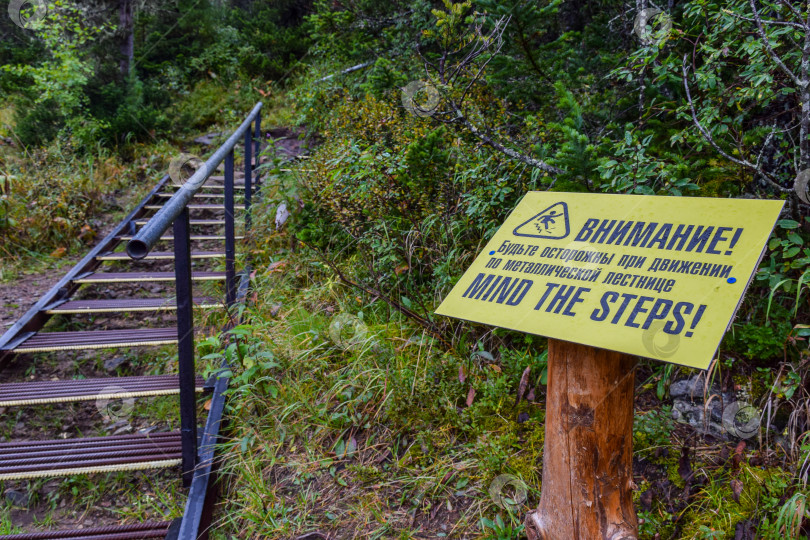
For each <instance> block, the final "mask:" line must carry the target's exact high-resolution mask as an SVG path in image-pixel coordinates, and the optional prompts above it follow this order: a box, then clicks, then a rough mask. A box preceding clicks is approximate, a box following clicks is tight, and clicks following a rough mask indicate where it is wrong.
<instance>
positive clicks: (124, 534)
mask: <svg viewBox="0 0 810 540" xmlns="http://www.w3.org/2000/svg"><path fill="white" fill-rule="evenodd" d="M171 525H172V522H171V521H144V522H143V523H132V524H128V525H107V526H104V527H86V528H84V529H62V530H52V531H41V532H34V533H22V534H9V535H4V536H0V540H62V539H65V540H67V539H72V540H121V538H136V537H137V538H166V535H167V534H168V532H169V528H170V527H171ZM133 533H136V534H137V536H133Z"/></svg>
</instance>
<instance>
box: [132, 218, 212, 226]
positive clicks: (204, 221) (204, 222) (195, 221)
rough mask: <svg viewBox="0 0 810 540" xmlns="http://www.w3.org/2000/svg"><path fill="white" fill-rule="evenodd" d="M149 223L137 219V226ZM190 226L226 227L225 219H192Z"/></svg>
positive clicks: (145, 220)
mask: <svg viewBox="0 0 810 540" xmlns="http://www.w3.org/2000/svg"><path fill="white" fill-rule="evenodd" d="M148 221H149V218H146V219H136V220H135V225H146V224H147V222H148ZM188 223H189V225H192V226H193V225H225V220H224V219H190V220H188Z"/></svg>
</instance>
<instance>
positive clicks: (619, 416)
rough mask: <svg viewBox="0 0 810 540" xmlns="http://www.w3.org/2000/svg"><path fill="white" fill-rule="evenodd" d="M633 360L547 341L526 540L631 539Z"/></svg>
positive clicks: (633, 530) (633, 524) (633, 535)
mask: <svg viewBox="0 0 810 540" xmlns="http://www.w3.org/2000/svg"><path fill="white" fill-rule="evenodd" d="M635 364H636V362H635V360H634V358H632V357H630V356H628V355H626V354H623V353H619V352H613V351H608V350H605V349H597V348H594V347H588V346H586V345H578V344H575V343H569V342H566V341H559V340H555V339H549V340H548V396H547V400H546V433H545V441H544V448H543V484H542V486H541V488H542V491H541V495H540V504H539V505H538V507H537V510H535V511H533V512H531V513H529V515H528V516H527V517H526V534H527V535H528V538H529V540H541V539H542V540H598V539H602V540H620V539H635V538H637V536H638V520H637V518H636V512H635V508H634V507H633V497H632V487H631V486H632V484H633V392H634V380H633V379H634V377H633V373H634V369H635Z"/></svg>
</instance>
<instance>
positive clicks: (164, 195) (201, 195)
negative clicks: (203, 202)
mask: <svg viewBox="0 0 810 540" xmlns="http://www.w3.org/2000/svg"><path fill="white" fill-rule="evenodd" d="M156 195H157V196H158V197H161V198H163V199H168V198H170V197H171V196H172V195H174V193H157V194H156ZM194 198H195V199H224V198H225V194H224V193H197V194H196V195H194Z"/></svg>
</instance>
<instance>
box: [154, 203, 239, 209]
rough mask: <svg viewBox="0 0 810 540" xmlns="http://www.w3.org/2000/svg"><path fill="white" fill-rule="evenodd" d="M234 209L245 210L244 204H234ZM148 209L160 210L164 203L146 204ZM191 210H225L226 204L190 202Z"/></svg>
mask: <svg viewBox="0 0 810 540" xmlns="http://www.w3.org/2000/svg"><path fill="white" fill-rule="evenodd" d="M233 207H234V209H236V210H244V209H245V205H244V204H241V203H240V204H234V205H233ZM144 208H146V209H147V210H160V209H161V208H163V205H162V204H147V205H146V206H144ZM186 208H188V209H189V210H225V205H224V204H189V205H187V206H186Z"/></svg>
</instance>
